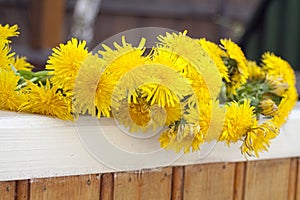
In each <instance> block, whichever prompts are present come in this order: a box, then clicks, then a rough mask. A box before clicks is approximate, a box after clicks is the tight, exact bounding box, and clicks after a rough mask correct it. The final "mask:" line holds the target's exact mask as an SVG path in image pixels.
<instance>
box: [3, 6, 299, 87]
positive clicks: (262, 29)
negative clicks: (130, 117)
mask: <svg viewBox="0 0 300 200" xmlns="http://www.w3.org/2000/svg"><path fill="white" fill-rule="evenodd" d="M299 8H300V1H299V0H251V1H249V0H151V1H149V0H0V23H1V24H18V25H19V28H20V32H21V35H20V36H19V37H18V38H14V39H13V50H14V51H16V52H17V53H18V54H20V55H22V56H26V57H27V58H28V60H29V61H30V62H31V63H32V64H34V65H35V66H37V67H38V68H43V66H44V65H45V62H46V60H47V57H48V56H49V55H50V54H51V49H52V48H53V47H56V46H57V45H58V44H59V43H64V42H66V41H67V40H68V39H70V38H71V37H77V38H79V39H85V40H87V41H88V46H89V50H92V49H93V48H94V47H95V46H96V45H97V44H98V43H100V42H102V41H103V40H105V39H107V38H108V37H110V36H112V35H114V34H117V33H119V32H122V31H125V30H128V29H132V28H137V27H147V26H153V27H163V28H169V29H173V30H176V31H183V30H185V29H187V30H188V35H190V36H192V37H198V38H199V37H206V38H207V39H208V40H211V41H214V42H218V41H219V39H220V38H232V40H233V41H235V42H237V43H238V44H239V45H240V46H241V47H242V49H243V50H244V52H245V54H246V56H247V58H249V59H252V60H257V61H259V59H260V55H261V54H262V53H263V52H265V51H272V52H274V53H275V54H276V55H279V56H281V57H282V58H283V59H286V60H288V61H289V62H290V64H291V65H292V67H293V68H294V69H295V70H297V71H300V64H299V63H300V56H298V54H299V52H300V36H299V35H300V12H299V11H298V10H299ZM298 74H299V73H298ZM298 77H299V76H298ZM299 82H300V81H299V79H298V84H299ZM299 88H300V87H298V89H299Z"/></svg>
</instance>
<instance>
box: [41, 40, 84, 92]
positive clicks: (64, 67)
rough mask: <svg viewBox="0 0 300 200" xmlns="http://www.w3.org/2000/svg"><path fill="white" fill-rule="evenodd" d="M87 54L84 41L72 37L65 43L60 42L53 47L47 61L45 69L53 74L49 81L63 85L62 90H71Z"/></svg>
mask: <svg viewBox="0 0 300 200" xmlns="http://www.w3.org/2000/svg"><path fill="white" fill-rule="evenodd" d="M87 56H88V51H87V48H86V42H85V41H82V42H80V41H78V40H77V39H75V38H72V39H71V40H70V41H68V42H67V44H60V45H59V47H57V48H54V49H53V53H52V55H51V56H50V57H49V60H48V61H47V65H46V69H48V70H51V71H52V72H51V73H49V74H53V75H54V76H53V77H52V78H51V81H52V83H53V84H54V85H57V86H60V87H63V89H64V92H68V94H70V92H72V90H73V87H74V82H75V79H76V76H77V73H78V70H79V69H80V67H81V65H82V63H83V62H84V60H85V59H86V58H87Z"/></svg>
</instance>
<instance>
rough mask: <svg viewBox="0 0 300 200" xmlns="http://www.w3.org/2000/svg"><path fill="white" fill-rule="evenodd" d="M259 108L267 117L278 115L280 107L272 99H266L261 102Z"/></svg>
mask: <svg viewBox="0 0 300 200" xmlns="http://www.w3.org/2000/svg"><path fill="white" fill-rule="evenodd" d="M259 108H260V109H261V114H263V115H265V116H267V117H273V116H275V115H278V107H277V105H276V104H275V102H274V101H272V100H271V99H265V100H262V101H261V102H259Z"/></svg>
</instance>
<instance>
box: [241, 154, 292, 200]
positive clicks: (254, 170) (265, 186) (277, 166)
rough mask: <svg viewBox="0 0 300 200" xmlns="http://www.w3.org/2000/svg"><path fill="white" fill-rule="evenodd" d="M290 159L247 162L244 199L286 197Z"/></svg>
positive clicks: (258, 199) (273, 199)
mask: <svg viewBox="0 0 300 200" xmlns="http://www.w3.org/2000/svg"><path fill="white" fill-rule="evenodd" d="M289 171H290V159H276V160H260V161H251V162H248V163H247V169H246V180H245V200H248V199H249V200H252V199H256V200H260V199H261V200H265V199H272V200H276V199H278V200H282V199H287V198H288V187H289V175H290V173H289Z"/></svg>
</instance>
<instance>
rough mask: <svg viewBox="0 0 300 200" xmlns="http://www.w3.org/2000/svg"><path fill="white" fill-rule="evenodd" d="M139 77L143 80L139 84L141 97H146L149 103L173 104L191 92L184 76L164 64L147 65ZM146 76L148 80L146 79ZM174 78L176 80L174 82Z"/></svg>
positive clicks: (163, 105)
mask: <svg viewBox="0 0 300 200" xmlns="http://www.w3.org/2000/svg"><path fill="white" fill-rule="evenodd" d="M140 74H142V73H140ZM145 75H146V76H145ZM141 77H143V79H144V80H145V81H144V85H140V86H139V89H141V90H142V95H143V97H146V100H147V101H148V102H149V103H150V105H154V104H158V105H159V106H161V107H165V106H175V104H177V103H179V102H180V100H181V99H183V97H184V96H186V95H190V94H192V92H193V91H192V88H191V86H190V83H189V81H188V80H187V79H186V78H184V77H182V76H181V75H180V74H179V73H177V72H176V71H174V70H173V69H171V68H169V67H166V66H164V65H159V64H151V65H147V66H146V67H145V72H144V74H142V75H141ZM148 78H150V80H147V79H148ZM174 80H176V81H175V82H174ZM171 83H172V84H171Z"/></svg>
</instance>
